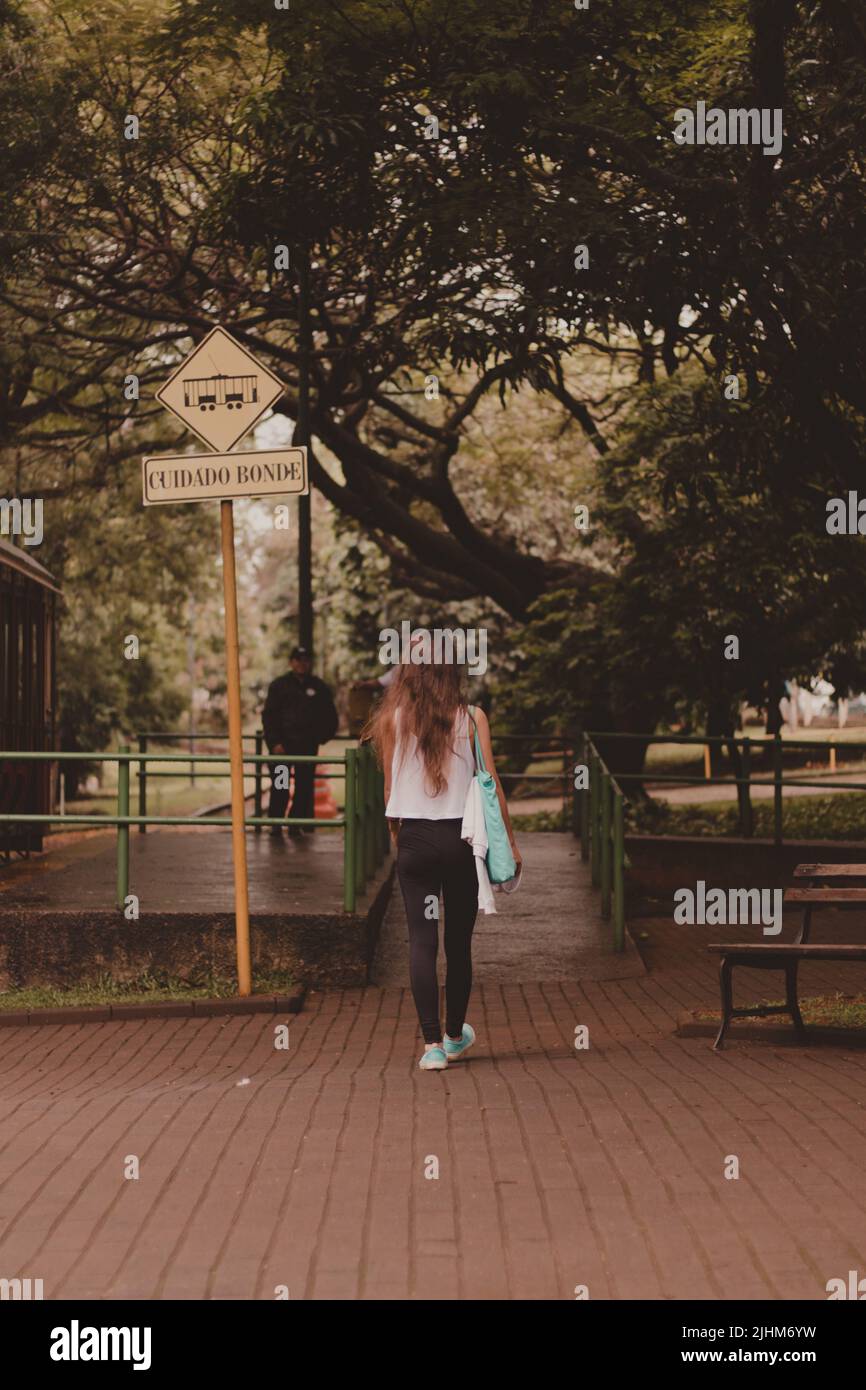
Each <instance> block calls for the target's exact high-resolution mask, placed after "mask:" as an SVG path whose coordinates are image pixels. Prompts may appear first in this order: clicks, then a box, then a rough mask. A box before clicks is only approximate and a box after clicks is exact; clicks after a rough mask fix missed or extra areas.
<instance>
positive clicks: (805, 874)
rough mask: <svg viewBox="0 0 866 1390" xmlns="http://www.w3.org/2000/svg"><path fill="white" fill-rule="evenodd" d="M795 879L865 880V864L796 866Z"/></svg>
mask: <svg viewBox="0 0 866 1390" xmlns="http://www.w3.org/2000/svg"><path fill="white" fill-rule="evenodd" d="M794 877H795V878H866V864H798V865H797V867H796V869H795V870H794Z"/></svg>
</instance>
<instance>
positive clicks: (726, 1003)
mask: <svg viewBox="0 0 866 1390" xmlns="http://www.w3.org/2000/svg"><path fill="white" fill-rule="evenodd" d="M733 968H734V963H733V961H730V960H727V959H726V958H725V957H724V956H723V957H722V963H721V965H720V966H719V984H720V986H721V990H722V1025H721V1027H720V1029H719V1031H718V1033H717V1034H716V1041H715V1042H714V1043H713V1048H714V1050H715V1049H720V1048H721V1047H722V1046H723V1045H724V1041H725V1033H726V1032H727V1029H728V1024H729V1023H730V1021H731V1014H732V1012H733V1008H734V990H733V983H732V981H731V972H732V970H733Z"/></svg>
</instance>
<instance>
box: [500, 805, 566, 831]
mask: <svg viewBox="0 0 866 1390" xmlns="http://www.w3.org/2000/svg"><path fill="white" fill-rule="evenodd" d="M511 824H512V826H513V827H514V829H515V830H521V831H530V830H570V829H571V816H570V815H568V814H567V813H566V812H565V811H564V810H559V811H534V812H533V813H532V815H531V816H517V815H515V814H514V813H513V812H512V815H511Z"/></svg>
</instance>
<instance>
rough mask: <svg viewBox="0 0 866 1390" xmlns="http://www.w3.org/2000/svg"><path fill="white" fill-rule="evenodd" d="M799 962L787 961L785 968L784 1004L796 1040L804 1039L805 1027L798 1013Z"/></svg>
mask: <svg viewBox="0 0 866 1390" xmlns="http://www.w3.org/2000/svg"><path fill="white" fill-rule="evenodd" d="M798 965H799V961H796V960H792V961H789V962H788V964H787V965H786V966H785V992H786V997H785V1003H786V1004H787V1006H788V1012H789V1014H790V1015H791V1018H792V1019H793V1020H794V1031H795V1032H796V1034H797V1037H798V1038H801V1039H805V1037H806V1025H805V1024H804V1022H803V1015H802V1014H801V1013H800V1003H799V1000H798V999H797V966H798Z"/></svg>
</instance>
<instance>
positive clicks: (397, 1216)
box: [0, 971, 866, 1300]
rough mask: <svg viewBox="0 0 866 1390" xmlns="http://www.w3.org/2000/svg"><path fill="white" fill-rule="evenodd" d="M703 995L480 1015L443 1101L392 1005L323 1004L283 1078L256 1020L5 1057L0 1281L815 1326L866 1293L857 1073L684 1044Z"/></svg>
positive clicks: (35, 1034) (482, 1009) (355, 1000)
mask: <svg viewBox="0 0 866 1390" xmlns="http://www.w3.org/2000/svg"><path fill="white" fill-rule="evenodd" d="M704 983H705V985H706V986H707V989H708V992H709V993H711V987H712V975H711V973H710V972H707V973H706V977H705V981H704ZM845 984H846V986H847V985H850V981H849V980H846V981H845ZM692 985H693V979H692V974H691V972H689V971H686V972H685V973H683V974H679V975H678V974H677V973H676V972H662V971H653V972H652V973H650V974H649V975H647V976H646V977H644V978H643V979H636V980H628V981H613V982H607V983H604V982H592V983H588V984H587V985H585V986H581V985H579V984H562V983H556V982H551V983H536V984H525V985H498V984H489V985H486V986H481V987H480V988H479V989H478V990H477V992H476V994H475V998H474V1001H473V1011H472V1017H473V1020H474V1023H475V1026H476V1028H477V1031H478V1035H479V1043H478V1046H477V1048H476V1050H475V1051H474V1053H473V1054H472V1055H471V1057H470V1058H468V1059H466V1060H465V1061H464V1062H462V1063H459V1064H457V1065H456V1066H453V1067H452V1068H451V1069H450V1070H449V1071H448V1072H446V1073H444V1074H428V1073H421V1072H419V1071H418V1069H417V1066H416V1060H417V1056H418V1053H419V1045H418V1042H417V1029H416V1020H415V1014H414V1009H413V1006H412V1001H411V996H410V995H409V994H408V992H407V991H406V990H401V989H388V988H384V989H379V988H376V989H373V988H371V989H367V990H364V991H355V992H350V993H346V994H342V995H341V994H328V995H312V996H310V997H309V998H308V1001H307V1006H306V1009H305V1012H304V1013H303V1014H301V1015H300V1016H299V1017H295V1018H291V1019H288V1018H287V1019H286V1022H287V1023H288V1025H289V1029H290V1033H289V1043H290V1047H289V1050H288V1051H280V1050H277V1049H276V1048H275V1047H274V1028H275V1020H274V1018H273V1016H270V1017H269V1016H267V1015H251V1016H248V1017H245V1018H236V1017H233V1018H226V1019H182V1020H174V1019H170V1020H160V1021H141V1022H127V1023H106V1024H86V1025H82V1026H79V1027H75V1026H70V1025H66V1026H58V1027H56V1028H52V1027H44V1028H40V1029H22V1030H20V1032H17V1031H16V1030H12V1029H10V1030H5V1031H4V1037H3V1040H2V1041H3V1051H2V1058H0V1274H2V1275H4V1276H6V1277H14V1276H15V1275H18V1276H19V1277H26V1276H28V1275H29V1276H30V1277H34V1278H43V1279H44V1281H45V1293H46V1297H49V1298H57V1297H72V1298H86V1299H100V1298H190V1299H200V1298H217V1299H233V1298H236V1299H250V1298H266V1299H272V1298H274V1297H275V1291H276V1290H277V1289H278V1286H281V1285H285V1286H287V1288H288V1290H289V1295H290V1297H291V1298H293V1299H299V1298H305V1299H353V1298H367V1299H398V1300H402V1299H413V1298H414V1299H422V1298H423V1299H427V1298H429V1299H456V1298H470V1299H473V1298H474V1299H513V1298H533V1299H535V1298H540V1299H570V1298H573V1297H574V1290H575V1287H576V1286H577V1285H581V1284H585V1285H587V1286H588V1289H589V1293H590V1297H591V1298H595V1299H598V1298H602V1299H605V1298H615V1299H628V1298H651V1299H662V1298H667V1299H671V1298H685V1297H698V1298H706V1299H724V1298H733V1297H738V1298H752V1299H774V1298H775V1299H787V1298H800V1297H802V1298H822V1297H825V1296H826V1295H825V1292H824V1287H825V1284H826V1281H827V1280H828V1279H829V1278H831V1277H835V1276H843V1277H847V1271H848V1270H849V1269H859V1270H861V1271H862V1270H864V1269H866V1191H864V1185H863V1172H864V1160H866V1108H864V1104H866V1055H864V1054H863V1053H858V1052H856V1051H854V1050H853V1049H850V1050H849V1049H845V1048H844V1047H842V1048H832V1049H829V1050H828V1049H825V1048H820V1049H819V1048H809V1047H806V1048H799V1047H785V1046H773V1045H766V1044H746V1043H736V1044H734V1045H732V1046H731V1048H730V1050H729V1051H728V1052H726V1053H725V1054H724V1055H722V1056H717V1055H715V1054H714V1053H713V1052H712V1050H711V1048H710V1046H709V1044H708V1043H707V1042H706V1041H704V1040H702V1039H678V1038H677V1037H675V1036H674V1035H673V1033H672V1025H673V1021H674V1019H675V1017H676V1014H677V1013H678V1011H679V1010H680V1008H681V1007H682V1005H683V999H684V997H686V996H688V997H694V992H693V989H692ZM576 1024H587V1025H588V1026H589V1030H590V1042H591V1046H590V1048H589V1050H588V1051H584V1052H576V1051H575V1049H574V1047H573V1037H574V1028H575V1025H576ZM244 1082H247V1083H248V1084H241V1083H244ZM130 1155H135V1156H136V1157H137V1158H138V1161H139V1165H140V1176H139V1178H138V1179H137V1180H134V1179H127V1178H125V1177H124V1165H125V1164H128V1163H129V1157H128V1156H130ZM728 1155H736V1156H737V1157H738V1159H739V1163H740V1174H741V1176H740V1178H739V1179H738V1180H736V1181H731V1180H726V1179H725V1177H724V1166H725V1162H726V1158H727V1156H728ZM437 1164H438V1174H439V1176H438V1178H435V1177H427V1176H425V1173H426V1172H432V1171H436V1169H435V1165H437Z"/></svg>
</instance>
